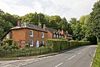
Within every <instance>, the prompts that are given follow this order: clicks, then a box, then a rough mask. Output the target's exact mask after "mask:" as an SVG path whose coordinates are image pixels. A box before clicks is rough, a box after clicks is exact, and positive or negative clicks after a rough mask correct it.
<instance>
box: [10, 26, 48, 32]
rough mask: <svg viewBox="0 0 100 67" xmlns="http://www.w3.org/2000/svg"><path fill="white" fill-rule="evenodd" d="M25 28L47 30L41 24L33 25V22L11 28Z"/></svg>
mask: <svg viewBox="0 0 100 67" xmlns="http://www.w3.org/2000/svg"><path fill="white" fill-rule="evenodd" d="M23 28H28V29H34V30H38V31H43V32H47V31H46V30H45V29H43V28H41V27H40V26H37V25H33V24H26V25H21V26H16V27H13V28H11V30H14V29H23Z"/></svg>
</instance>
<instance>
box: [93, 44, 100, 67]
mask: <svg viewBox="0 0 100 67" xmlns="http://www.w3.org/2000/svg"><path fill="white" fill-rule="evenodd" d="M92 67H100V44H98V47H97V49H96V54H95V57H94V60H93V63H92Z"/></svg>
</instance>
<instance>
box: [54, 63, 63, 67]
mask: <svg viewBox="0 0 100 67" xmlns="http://www.w3.org/2000/svg"><path fill="white" fill-rule="evenodd" d="M62 64H63V63H59V64H58V65H56V66H55V67H59V66H60V65H62Z"/></svg>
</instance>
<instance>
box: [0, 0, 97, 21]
mask: <svg viewBox="0 0 100 67" xmlns="http://www.w3.org/2000/svg"><path fill="white" fill-rule="evenodd" d="M96 1H97V0H0V9H1V10H3V11H4V12H8V13H10V14H16V15H19V16H23V15H25V14H27V13H34V12H38V13H40V12H41V13H44V14H47V15H59V16H61V17H66V18H67V19H68V20H69V19H70V18H73V17H75V18H79V17H80V16H82V15H87V14H89V13H90V12H91V11H92V8H93V5H94V3H95V2H96Z"/></svg>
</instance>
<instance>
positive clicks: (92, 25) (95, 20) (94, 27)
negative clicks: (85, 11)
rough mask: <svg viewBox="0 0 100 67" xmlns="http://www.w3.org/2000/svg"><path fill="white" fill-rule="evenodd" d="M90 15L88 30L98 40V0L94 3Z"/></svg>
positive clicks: (99, 23) (99, 32) (99, 21)
mask: <svg viewBox="0 0 100 67" xmlns="http://www.w3.org/2000/svg"><path fill="white" fill-rule="evenodd" d="M90 15H91V17H90V21H91V22H90V26H89V27H90V30H91V31H92V33H93V35H95V36H96V37H97V39H98V41H100V0H99V1H97V2H96V3H95V4H94V7H93V11H92V12H91V14H90Z"/></svg>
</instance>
